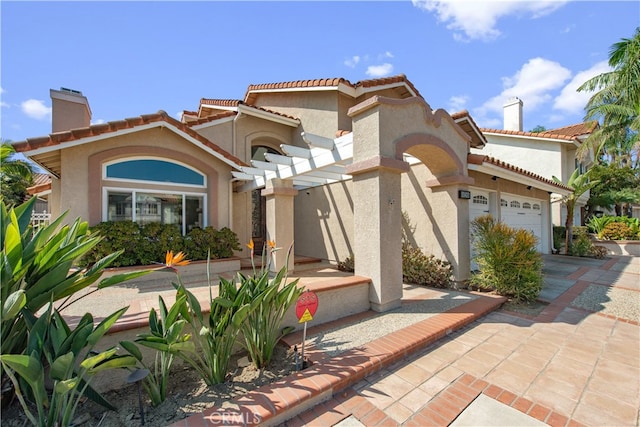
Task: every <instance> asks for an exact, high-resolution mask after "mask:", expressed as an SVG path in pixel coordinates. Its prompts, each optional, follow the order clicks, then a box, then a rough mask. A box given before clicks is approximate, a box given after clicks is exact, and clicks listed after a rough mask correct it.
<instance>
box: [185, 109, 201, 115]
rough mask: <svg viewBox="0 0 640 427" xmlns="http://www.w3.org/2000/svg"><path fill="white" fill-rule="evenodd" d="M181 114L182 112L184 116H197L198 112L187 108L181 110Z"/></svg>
mask: <svg viewBox="0 0 640 427" xmlns="http://www.w3.org/2000/svg"><path fill="white" fill-rule="evenodd" d="M182 114H184V115H185V116H197V115H198V112H197V111H187V110H183V111H182Z"/></svg>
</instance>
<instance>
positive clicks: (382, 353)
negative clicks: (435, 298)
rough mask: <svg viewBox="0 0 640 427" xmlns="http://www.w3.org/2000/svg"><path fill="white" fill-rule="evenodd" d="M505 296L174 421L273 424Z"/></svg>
mask: <svg viewBox="0 0 640 427" xmlns="http://www.w3.org/2000/svg"><path fill="white" fill-rule="evenodd" d="M505 301H506V299H505V298H503V297H498V296H487V295H481V296H478V297H477V298H476V299H474V300H472V301H470V302H467V303H465V304H462V305H460V306H457V307H455V308H453V309H451V310H448V311H446V312H444V313H440V314H437V315H435V316H432V317H430V318H428V319H426V320H423V321H421V322H418V323H416V324H414V325H411V326H408V327H406V328H404V329H401V330H399V331H397V332H394V333H391V334H389V335H386V336H384V337H382V338H379V339H377V340H374V341H372V342H370V343H368V344H366V345H364V346H362V347H360V348H357V349H353V350H349V351H347V352H345V353H342V354H341V355H339V356H337V357H333V358H330V359H329V358H327V359H323V360H321V361H320V362H318V363H315V364H313V365H312V366H311V367H309V368H307V369H306V370H304V371H302V372H299V373H296V374H293V375H290V376H288V377H287V378H285V379H283V380H281V381H278V382H275V383H271V384H269V385H266V386H263V387H260V388H258V389H256V390H254V391H252V392H250V393H248V394H246V395H244V396H242V397H241V398H239V399H237V400H235V401H233V402H229V404H228V405H225V408H210V409H207V410H205V411H204V412H202V413H200V414H195V415H192V416H190V417H188V418H185V419H183V420H180V421H178V422H176V423H174V424H172V426H174V427H179V426H180V427H183V426H190V427H193V426H211V425H258V424H259V425H261V426H264V425H266V426H270V425H277V424H279V423H282V422H284V421H286V420H287V419H290V418H292V417H294V416H296V415H298V414H300V413H302V412H304V411H306V410H308V409H310V408H311V407H313V406H315V405H317V404H319V403H321V402H323V401H326V400H329V399H331V397H332V396H333V395H334V394H336V393H338V392H340V391H341V390H344V389H346V388H347V387H349V386H351V385H353V384H355V383H357V382H358V381H360V380H361V379H363V378H364V377H365V376H367V375H370V374H372V373H374V372H376V371H378V370H380V369H383V368H385V367H386V366H389V365H391V364H393V363H394V362H397V361H399V360H401V359H403V358H405V357H407V356H408V355H410V354H412V353H413V352H415V351H417V350H420V349H422V348H424V347H426V346H428V345H430V344H433V343H434V342H436V341H437V340H439V339H441V338H443V337H445V336H446V335H448V334H450V333H451V332H453V331H455V330H457V329H460V328H462V327H463V326H466V325H468V324H470V323H471V322H473V321H475V320H477V319H479V318H481V317H482V316H484V315H486V314H487V313H489V312H491V311H494V310H496V309H497V308H499V307H500V306H501V305H502V304H503V303H504V302H505Z"/></svg>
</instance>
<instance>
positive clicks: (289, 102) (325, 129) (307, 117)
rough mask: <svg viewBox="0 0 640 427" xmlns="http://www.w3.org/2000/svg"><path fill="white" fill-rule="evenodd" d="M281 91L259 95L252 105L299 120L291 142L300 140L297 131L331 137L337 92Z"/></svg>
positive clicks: (334, 130)
mask: <svg viewBox="0 0 640 427" xmlns="http://www.w3.org/2000/svg"><path fill="white" fill-rule="evenodd" d="M312 95H313V96H310V94H309V93H308V92H287V93H284V92H281V93H272V94H271V93H265V94H261V95H260V96H259V97H258V99H257V101H256V105H257V106H259V107H263V108H266V109H270V110H274V111H278V112H280V113H282V114H286V115H288V116H291V117H295V118H298V119H300V121H301V123H302V126H301V128H300V129H299V130H298V132H296V134H295V135H294V141H293V142H294V144H295V145H299V144H301V143H303V141H302V137H301V136H300V132H307V133H312V134H316V135H321V136H324V137H327V138H334V137H335V134H336V130H338V123H339V122H338V116H337V115H336V112H337V111H338V94H337V92H336V91H326V92H323V91H314V92H313V93H312Z"/></svg>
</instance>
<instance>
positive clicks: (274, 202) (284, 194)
mask: <svg viewBox="0 0 640 427" xmlns="http://www.w3.org/2000/svg"><path fill="white" fill-rule="evenodd" d="M297 194H298V190H296V189H295V188H293V181H291V180H282V179H279V178H274V179H271V180H269V181H267V185H266V188H265V189H264V190H262V195H263V196H265V197H266V199H267V207H266V210H267V240H272V241H274V242H275V243H276V246H277V247H279V248H281V249H280V250H279V251H277V252H275V254H274V259H273V260H272V261H271V271H273V272H277V271H278V270H280V269H281V268H282V267H283V266H284V265H286V266H287V269H288V270H289V271H292V270H293V266H294V259H293V258H294V257H293V248H292V249H291V256H290V257H289V259H288V261H287V253H288V251H289V248H290V247H292V245H293V218H294V212H293V197H294V196H295V195H297Z"/></svg>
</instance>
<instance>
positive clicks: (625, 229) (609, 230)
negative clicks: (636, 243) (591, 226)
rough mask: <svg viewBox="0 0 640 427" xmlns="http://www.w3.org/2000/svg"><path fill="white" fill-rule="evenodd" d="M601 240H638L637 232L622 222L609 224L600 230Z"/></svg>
mask: <svg viewBox="0 0 640 427" xmlns="http://www.w3.org/2000/svg"><path fill="white" fill-rule="evenodd" d="M601 234H602V238H603V239H605V240H635V239H637V238H638V230H637V228H636V229H635V230H634V228H633V227H632V226H630V225H627V224H625V223H623V222H610V223H609V224H607V225H606V226H605V227H604V230H602V233H601Z"/></svg>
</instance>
